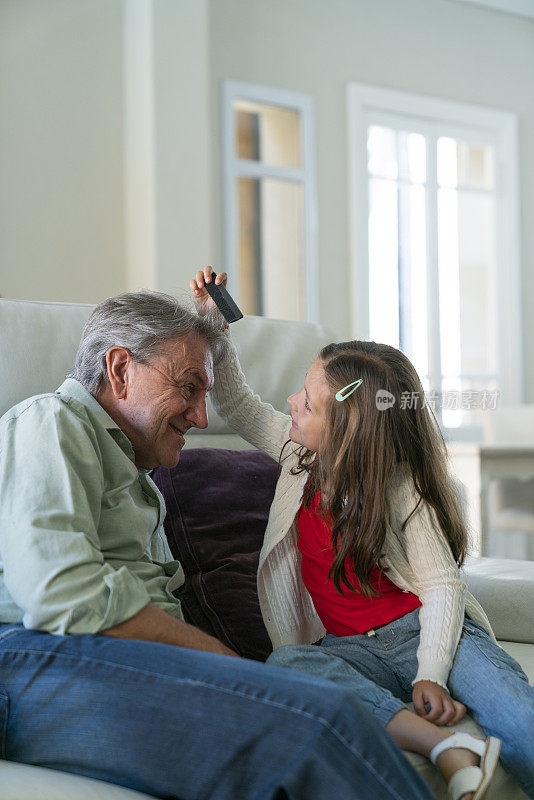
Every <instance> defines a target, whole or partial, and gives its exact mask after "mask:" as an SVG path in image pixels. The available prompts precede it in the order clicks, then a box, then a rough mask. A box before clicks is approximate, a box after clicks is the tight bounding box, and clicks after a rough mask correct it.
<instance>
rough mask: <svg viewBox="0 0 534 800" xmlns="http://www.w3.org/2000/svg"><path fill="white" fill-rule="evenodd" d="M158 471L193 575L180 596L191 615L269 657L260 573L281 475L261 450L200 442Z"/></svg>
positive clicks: (177, 553)
mask: <svg viewBox="0 0 534 800" xmlns="http://www.w3.org/2000/svg"><path fill="white" fill-rule="evenodd" d="M152 478H153V479H154V481H155V482H156V484H157V485H158V487H159V489H160V490H161V492H162V494H163V496H164V498H165V503H166V505H167V517H166V520H165V532H166V534H167V539H168V542H169V546H170V548H171V551H172V554H173V556H174V558H176V559H178V560H179V561H180V562H181V563H182V566H183V568H184V571H185V574H186V581H185V584H184V586H182V587H181V588H180V589H179V590H178V591H177V592H176V595H177V596H178V597H179V598H180V600H181V602H182V606H183V609H184V613H185V615H186V618H187V619H189V621H190V622H191V623H192V624H193V625H196V626H197V627H199V628H201V629H202V630H204V631H206V632H207V633H210V634H211V635H212V636H215V637H217V638H218V639H220V641H221V642H223V643H224V644H226V645H227V646H228V647H231V648H232V649H233V650H235V651H236V652H238V653H239V654H240V655H242V656H245V657H247V658H253V659H256V660H260V661H264V660H265V659H266V658H267V656H268V655H269V653H270V652H271V649H272V648H271V643H270V640H269V637H268V635H267V631H266V630H265V626H264V624H263V620H262V617H261V612H260V607H259V602H258V597H257V591H256V572H257V567H258V558H259V553H260V549H261V545H262V542H263V534H264V532H265V528H266V525H267V517H268V514H269V507H270V505H271V502H272V499H273V496H274V490H275V486H276V480H277V464H276V463H275V462H274V461H273V460H272V459H271V458H269V457H268V456H266V455H265V454H264V453H261V452H259V451H258V450H244V451H233V450H219V449H210V448H202V449H194V450H184V451H183V452H182V453H181V456H180V461H179V463H178V466H176V467H175V468H174V469H166V468H164V467H158V468H157V469H156V470H154V472H153V473H152Z"/></svg>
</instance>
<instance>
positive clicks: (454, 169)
mask: <svg viewBox="0 0 534 800" xmlns="http://www.w3.org/2000/svg"><path fill="white" fill-rule="evenodd" d="M494 162H495V153H494V149H493V147H491V145H473V144H468V143H467V142H460V141H457V140H456V139H452V138H450V137H448V136H447V137H445V136H443V137H441V138H440V139H438V183H439V185H440V186H451V187H456V186H458V187H461V188H471V189H487V190H491V189H494V188H495V164H494Z"/></svg>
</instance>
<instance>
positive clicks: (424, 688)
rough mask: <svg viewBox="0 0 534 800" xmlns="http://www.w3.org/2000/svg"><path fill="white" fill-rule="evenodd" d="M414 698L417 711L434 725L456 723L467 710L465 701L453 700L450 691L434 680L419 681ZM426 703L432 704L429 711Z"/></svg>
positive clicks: (415, 687)
mask: <svg viewBox="0 0 534 800" xmlns="http://www.w3.org/2000/svg"><path fill="white" fill-rule="evenodd" d="M412 700H413V704H414V708H415V713H416V714H418V715H419V716H420V717H423V719H426V720H428V721H429V722H433V723H434V725H439V726H442V725H456V724H457V723H458V722H459V721H460V720H461V719H462V717H463V716H464V715H465V713H466V711H467V709H466V707H465V706H464V705H463V703H459V702H458V701H457V700H453V699H452V697H451V696H450V694H449V693H448V691H447V690H446V689H444V688H443V687H442V686H440V685H439V684H438V683H434V681H417V683H416V684H415V685H414V687H413V695H412ZM425 705H428V706H430V709H429V710H428V711H427V710H426V708H425Z"/></svg>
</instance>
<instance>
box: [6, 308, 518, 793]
mask: <svg viewBox="0 0 534 800" xmlns="http://www.w3.org/2000/svg"><path fill="white" fill-rule="evenodd" d="M91 309H92V306H88V305H78V304H65V303H33V302H26V301H17V300H0V415H1V414H3V413H4V412H5V411H6V410H7V409H8V408H10V407H11V406H12V405H13V404H14V403H16V402H18V401H20V400H22V399H24V398H26V397H29V396H31V395H34V394H38V393H40V392H47V391H53V390H54V389H55V388H57V386H59V384H60V383H61V382H62V381H63V379H64V377H65V374H66V373H67V371H68V370H69V369H70V368H71V367H72V363H73V359H74V354H75V352H76V349H77V345H78V342H79V339H80V334H81V330H82V328H83V325H84V323H85V321H86V319H87V317H88V316H89V314H90V312H91ZM232 331H233V333H234V337H235V339H236V341H237V344H238V347H239V349H240V353H241V360H242V363H243V367H244V369H245V372H246V374H247V377H248V380H249V383H250V384H251V386H253V387H254V389H255V390H257V391H258V392H259V394H260V395H261V396H262V397H263V398H264V399H266V400H268V401H269V402H271V403H272V404H273V405H274V406H275V407H277V408H280V409H281V410H287V405H286V402H285V401H286V397H287V396H288V395H289V394H290V393H292V392H294V391H295V390H296V389H298V388H300V386H301V385H302V381H303V378H304V374H305V372H306V369H307V367H308V365H309V363H310V361H311V360H312V358H313V357H314V356H315V355H316V353H317V351H318V349H319V348H320V347H321V346H322V345H323V344H325V343H326V342H328V341H332V339H334V338H335V335H334V334H333V333H332V331H329V330H327V329H326V328H324V327H321V326H319V325H311V324H304V323H293V322H283V321H273V320H267V319H263V318H260V317H247V318H245V319H244V320H242V321H240V322H238V323H236V324H235V325H234V326H232ZM186 446H187V447H206V446H209V447H222V448H230V449H243V448H247V447H249V445H248V444H247V443H246V442H244V441H243V440H242V439H240V438H239V437H237V436H235V435H234V434H232V433H231V432H230V431H229V430H228V429H227V428H226V427H225V425H224V424H223V423H222V421H221V420H220V419H219V418H217V417H216V415H215V414H214V413H213V412H212V413H211V414H210V424H209V427H208V428H207V429H206V430H205V431H191V432H190V434H189V435H188V441H187V445H186ZM465 578H466V580H467V583H468V585H469V587H470V589H471V591H472V592H473V593H474V594H475V595H476V596H477V597H478V599H479V600H480V601H481V603H482V605H483V606H484V607H485V609H486V611H487V613H488V615H489V618H490V620H491V623H492V625H493V628H494V630H495V633H496V636H497V638H498V639H499V640H500V642H501V644H502V646H503V647H504V648H505V649H506V650H507V651H508V652H509V653H511V654H512V655H513V656H514V657H515V658H516V659H517V660H518V661H519V662H520V663H521V665H522V666H523V668H524V669H525V671H526V673H527V674H528V676H529V679H530V680H531V682H534V624H533V609H534V562H526V561H502V560H497V559H476V560H471V561H469V562H468V564H467V566H466V568H465ZM458 727H459V728H460V729H468V730H472V731H476V730H477V726H476V725H475V723H474V722H473V721H472V720H470V719H465V720H463V721H462V723H461V724H460V725H459V726H458ZM409 757H410V759H411V760H412V761H413V763H414V764H415V765H416V767H417V769H418V770H419V771H420V772H421V773H422V774H423V775H424V777H425V779H426V780H427V782H428V783H429V785H430V786H431V788H432V789H433V791H434V792H435V793H436V795H437V796H438V797H439V798H445V797H446V792H445V784H444V782H443V780H442V779H441V777H440V776H439V774H438V773H437V771H436V770H435V769H434V767H432V765H431V764H430V762H429V761H427V760H426V759H424V758H422V757H421V756H417V755H414V754H410V756H409ZM0 797H1V798H2V800H35V798H39V800H63V798H64V800H90V798H109V800H115V798H116V799H117V800H121V798H124V800H127V798H130V800H134V798H141V797H146V795H141V794H139V793H138V792H132V791H130V790H127V789H123V788H121V787H115V786H112V785H111V784H105V783H102V782H99V781H92V780H89V779H87V778H81V777H78V776H74V775H67V774H64V773H59V772H54V771H52V770H48V769H43V768H40V767H35V766H27V765H21V764H15V763H12V762H6V761H0ZM487 797H488V800H491V798H494V800H519V799H520V798H524V797H525V795H524V794H523V792H521V790H520V789H519V788H518V787H517V784H516V783H515V782H514V781H513V780H512V779H511V778H510V776H508V775H506V774H505V773H504V770H502V768H499V774H498V776H497V778H496V780H495V781H494V783H493V785H492V788H491V791H490V792H489V794H488V795H487ZM206 800H207V799H206ZM407 800H408V798H407Z"/></svg>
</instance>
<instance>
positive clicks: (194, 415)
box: [186, 398, 208, 428]
mask: <svg viewBox="0 0 534 800" xmlns="http://www.w3.org/2000/svg"><path fill="white" fill-rule="evenodd" d="M186 416H187V419H188V420H189V422H190V423H191V424H192V425H193V427H194V428H207V427H208V409H207V407H206V399H205V398H204V400H199V401H198V402H197V403H195V405H194V406H192V407H191V409H190V410H189V413H188V414H187V415H186Z"/></svg>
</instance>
